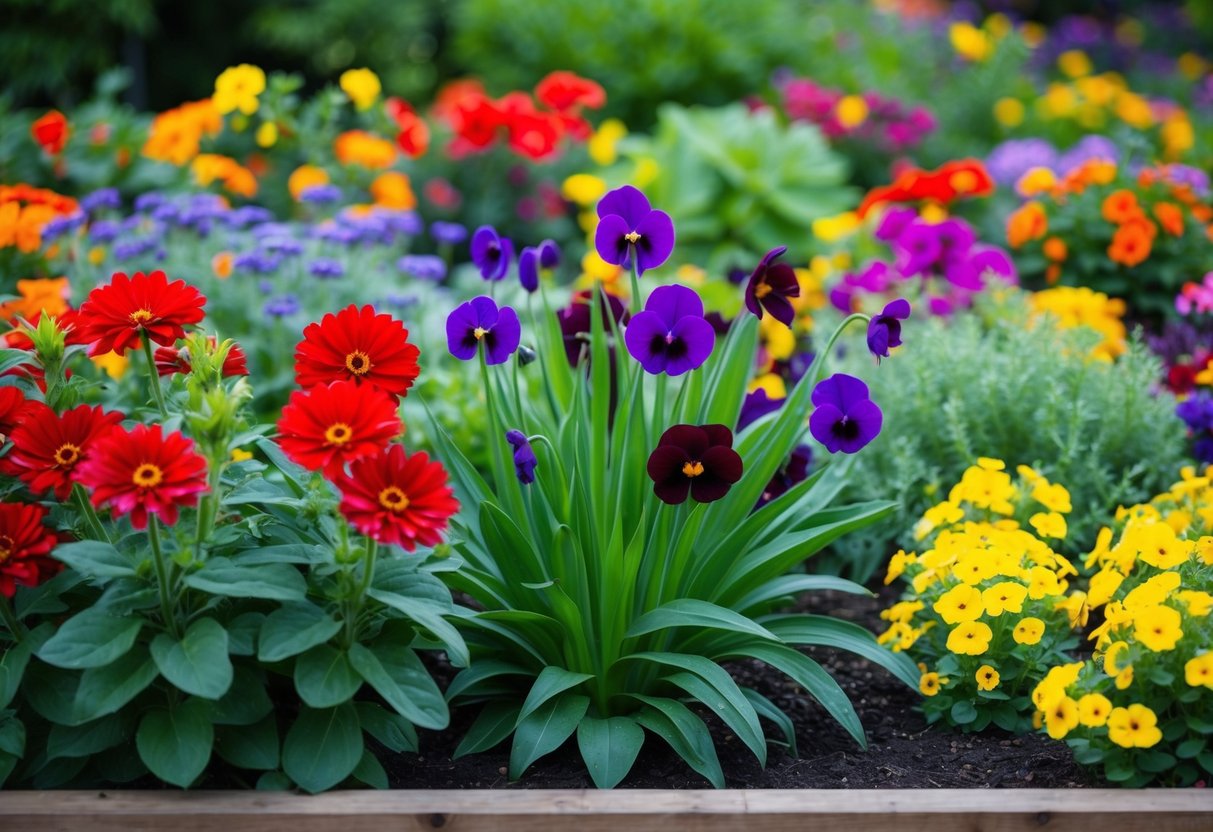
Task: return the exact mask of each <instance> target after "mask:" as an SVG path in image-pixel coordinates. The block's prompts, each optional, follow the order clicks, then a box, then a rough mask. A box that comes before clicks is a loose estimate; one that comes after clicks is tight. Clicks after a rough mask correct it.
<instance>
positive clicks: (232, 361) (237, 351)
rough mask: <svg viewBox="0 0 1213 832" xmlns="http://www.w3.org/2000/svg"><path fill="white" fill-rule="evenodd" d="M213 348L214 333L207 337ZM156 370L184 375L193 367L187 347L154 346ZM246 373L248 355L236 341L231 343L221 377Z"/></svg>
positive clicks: (161, 373)
mask: <svg viewBox="0 0 1213 832" xmlns="http://www.w3.org/2000/svg"><path fill="white" fill-rule="evenodd" d="M207 340H208V341H209V342H210V345H211V348H212V349H213V348H214V346H215V343H216V338H215V336H214V335H212V336H210V337H209V338H208V339H207ZM154 358H155V359H156V372H157V374H159V375H162V376H171V375H173V374H174V373H181V374H182V375H185V374H187V373H189V372H190V371H191V370H192V369H193V367H192V365H191V364H190V353H189V350H187V349H177V348H176V347H156V354H155V356H154ZM247 375H248V357H247V356H246V355H245V354H244V350H242V349H241V348H240V345H239V344H237V343H234V342H233V344H232V346H231V347H230V348H228V351H227V355H226V356H224V358H223V377H224V378H228V377H230V376H247Z"/></svg>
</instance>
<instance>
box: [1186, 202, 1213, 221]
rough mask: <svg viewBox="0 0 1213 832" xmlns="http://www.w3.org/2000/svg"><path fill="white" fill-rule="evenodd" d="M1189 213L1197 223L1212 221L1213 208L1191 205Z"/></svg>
mask: <svg viewBox="0 0 1213 832" xmlns="http://www.w3.org/2000/svg"><path fill="white" fill-rule="evenodd" d="M1191 211H1192V216H1194V217H1195V218H1196V219H1197V221H1199V222H1208V221H1209V220H1213V208H1210V207H1209V206H1208V205H1193V206H1192V208H1191Z"/></svg>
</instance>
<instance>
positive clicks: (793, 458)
mask: <svg viewBox="0 0 1213 832" xmlns="http://www.w3.org/2000/svg"><path fill="white" fill-rule="evenodd" d="M812 462H813V449H812V448H810V447H809V446H808V445H797V446H796V447H795V448H794V449H793V450H792V453H791V454H789V455H788V459H787V462H785V463H784V464H783V466H782V467H780V469H779V470H778V471H776V472H775V474H774V476H772V477H771V481H770V482H769V483H767V487H766V488H764V489H763V490H762V496H761V497H759V498H758V505H756V506H754V509H755V510H758V509H760V508H762V507H763V506H765V505H766V504H767V503H769V502H771V501H772V500H774V499H776V498H778V497H782V496H783V495H784V494H786V493H787V491H788V489H790V488H791V487H792V486H794V485H797V484H799V483H802V482H804V481H805V480H806V479H808V476H809V465H810V464H811V463H812Z"/></svg>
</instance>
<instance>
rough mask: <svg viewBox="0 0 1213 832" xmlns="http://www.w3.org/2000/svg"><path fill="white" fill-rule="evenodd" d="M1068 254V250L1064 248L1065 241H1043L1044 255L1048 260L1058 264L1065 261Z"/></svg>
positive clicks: (1051, 238) (1056, 238)
mask: <svg viewBox="0 0 1213 832" xmlns="http://www.w3.org/2000/svg"><path fill="white" fill-rule="evenodd" d="M1069 253H1070V252H1069V249H1068V248H1066V241H1065V240H1063V239H1062V238H1061V237H1050V238H1049V239H1047V240H1045V243H1044V254H1045V257H1047V258H1049V259H1050V260H1052V261H1054V262H1057V263H1060V262H1061V261H1062V260H1065V259H1066V257H1067V255H1068V254H1069Z"/></svg>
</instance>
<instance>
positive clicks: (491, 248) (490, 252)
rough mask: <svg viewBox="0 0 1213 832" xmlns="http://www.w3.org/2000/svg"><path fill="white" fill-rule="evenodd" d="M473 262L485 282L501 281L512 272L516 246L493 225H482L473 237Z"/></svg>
mask: <svg viewBox="0 0 1213 832" xmlns="http://www.w3.org/2000/svg"><path fill="white" fill-rule="evenodd" d="M471 251H472V262H473V263H475V264H476V268H478V269H480V276H481V277H483V278H484V279H485V280H501V278H503V277H505V274H506V272H508V271H509V270H510V260H512V259H513V257H514V244H513V243H511V242H510V240H509V238H508V237H502V236H501V235H500V234H498V233H497V229H495V228H493V227H492V226H491V225H482V226H480V227H479V228H477V229H476V233H475V234H473V235H472V244H471Z"/></svg>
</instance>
